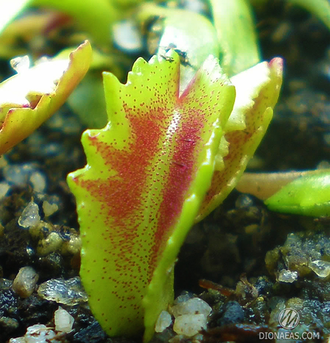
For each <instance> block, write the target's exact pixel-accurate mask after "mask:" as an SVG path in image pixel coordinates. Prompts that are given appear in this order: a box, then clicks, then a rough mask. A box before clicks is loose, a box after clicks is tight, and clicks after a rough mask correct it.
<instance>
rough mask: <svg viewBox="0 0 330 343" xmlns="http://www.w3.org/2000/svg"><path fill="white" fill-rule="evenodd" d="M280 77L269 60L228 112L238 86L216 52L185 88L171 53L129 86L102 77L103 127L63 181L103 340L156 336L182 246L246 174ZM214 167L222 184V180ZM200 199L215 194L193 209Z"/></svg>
mask: <svg viewBox="0 0 330 343" xmlns="http://www.w3.org/2000/svg"><path fill="white" fill-rule="evenodd" d="M281 74H282V62H281V60H280V59H275V60H273V61H272V62H270V63H267V62H264V63H261V64H260V65H257V66H256V67H254V68H252V69H251V70H249V71H246V72H245V73H242V75H238V76H237V77H236V78H235V79H234V80H233V83H234V84H235V87H236V93H237V95H236V101H235V106H234V99H235V87H234V85H233V84H232V83H231V82H230V81H229V80H228V79H227V77H226V76H225V74H223V73H222V71H221V68H220V67H219V64H218V62H217V60H216V59H215V58H214V57H212V56H209V57H208V58H207V59H206V60H205V62H204V63H203V65H202V67H201V68H200V69H199V71H198V72H197V73H196V75H195V77H194V78H193V79H192V81H191V82H190V83H189V85H188V86H187V88H185V89H181V91H180V61H179V56H178V55H177V54H176V53H175V52H174V51H172V50H170V51H169V52H168V53H167V55H166V56H164V57H159V58H157V57H156V56H154V57H153V58H152V59H151V60H150V61H149V63H147V62H145V61H144V60H143V59H138V60H137V61H136V62H135V64H134V66H133V70H132V72H131V73H129V75H128V81H127V83H126V84H125V85H122V84H120V83H119V81H118V80H117V79H116V78H115V76H113V75H112V74H110V73H104V87H105V95H106V103H107V111H108V117H109V123H108V125H107V126H106V127H105V128H104V129H103V130H89V131H86V132H85V133H84V134H83V138H82V143H83V146H84V149H85V152H86V155H87V165H86V167H85V168H84V169H81V170H78V171H76V172H74V173H71V174H69V176H68V183H69V186H70V188H71V190H72V192H73V194H74V195H75V197H76V200H77V210H78V216H79V223H80V230H81V235H82V256H81V258H82V265H81V278H82V281H83V284H84V287H85V289H86V291H87V293H88V296H89V302H90V306H91V309H92V311H93V313H94V315H95V316H96V318H97V320H98V321H99V322H100V324H101V325H102V327H103V328H104V329H105V331H106V332H107V333H108V334H109V335H111V336H117V335H136V334H138V333H140V332H141V331H142V330H143V326H144V327H145V335H144V338H145V341H148V340H150V338H151V337H152V335H153V332H154V324H155V321H156V319H157V316H158V315H159V313H160V312H161V311H162V310H164V309H166V308H167V306H168V304H169V303H171V301H172V300H173V269H174V264H175V261H176V258H177V254H178V252H179V249H180V247H181V245H182V244H183V241H184V238H185V236H186V234H187V233H188V231H189V229H190V227H191V226H192V224H193V222H194V220H195V218H196V217H197V218H199V219H200V218H201V217H203V216H205V215H206V213H208V212H209V211H210V208H211V207H214V206H215V205H214V204H215V203H216V204H217V205H218V204H219V199H220V198H221V200H223V198H224V197H225V195H227V194H228V193H229V191H230V190H231V189H232V187H234V184H235V182H236V179H237V178H238V176H239V175H240V173H242V172H243V169H244V168H245V166H246V163H247V160H248V159H249V157H251V155H252V154H253V152H254V150H255V148H256V146H257V145H258V144H259V142H260V140H261V137H262V135H263V134H264V132H265V128H266V127H267V125H268V123H269V120H270V118H271V113H272V107H273V106H274V105H275V102H276V100H277V97H278V92H279V88H280V85H281ZM233 106H234V107H233ZM233 108H234V111H233ZM229 115H231V116H233V117H232V118H231V119H229V120H228V117H229ZM226 128H227V129H226ZM226 131H227V137H226V140H225V139H224V133H226ZM235 144H237V145H238V146H237V147H236V148H231V145H235ZM224 146H226V147H227V148H224ZM226 155H228V156H229V157H228V158H227V160H226ZM222 159H223V161H222ZM220 170H222V171H223V172H224V175H225V176H226V178H225V179H224V178H220V181H219V179H218V178H215V179H214V173H215V171H220ZM212 177H213V179H212ZM211 180H212V184H211ZM223 180H226V181H225V183H223ZM228 183H229V185H228ZM210 186H211V188H210ZM223 189H225V191H224V193H222V194H221V195H220V198H218V199H217V201H214V200H213V198H214V195H216V194H218V193H221V192H222V191H223ZM206 193H207V194H212V197H211V200H210V199H209V198H208V197H206V199H207V200H206V203H205V201H204V203H205V205H204V206H203V207H202V211H201V212H200V207H201V204H202V202H203V199H204V197H205V195H206Z"/></svg>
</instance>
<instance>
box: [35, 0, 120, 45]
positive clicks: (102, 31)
mask: <svg viewBox="0 0 330 343" xmlns="http://www.w3.org/2000/svg"><path fill="white" fill-rule="evenodd" d="M32 4H33V5H34V6H40V7H47V8H53V9H56V10H58V11H61V12H63V13H66V14H68V15H70V16H71V17H72V18H74V19H75V20H76V22H77V24H78V25H79V27H80V28H81V29H82V30H84V31H86V32H88V33H90V35H91V36H90V37H89V39H90V40H92V41H93V42H96V43H98V44H100V45H103V46H106V45H109V43H110V42H111V41H112V36H111V31H112V25H113V23H114V22H115V21H116V20H118V19H120V18H121V13H120V11H118V8H116V6H115V5H114V3H113V1H109V0H83V1H81V0H32Z"/></svg>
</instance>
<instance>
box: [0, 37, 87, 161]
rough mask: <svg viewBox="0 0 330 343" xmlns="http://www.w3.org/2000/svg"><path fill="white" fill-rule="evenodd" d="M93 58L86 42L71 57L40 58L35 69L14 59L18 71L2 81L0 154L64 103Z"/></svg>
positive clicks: (0, 96) (0, 94) (26, 60)
mask: <svg viewBox="0 0 330 343" xmlns="http://www.w3.org/2000/svg"><path fill="white" fill-rule="evenodd" d="M90 61H91V46H90V44H89V43H88V42H85V43H84V44H82V45H80V46H79V47H78V48H77V49H76V50H74V51H73V52H72V53H71V54H70V57H69V58H65V59H64V57H62V56H61V57H59V58H54V59H51V60H45V61H40V63H39V64H37V65H36V66H35V67H32V68H29V65H28V59H26V58H24V59H23V60H20V61H19V62H18V61H17V60H16V61H14V62H13V63H14V64H16V70H17V71H18V74H17V75H15V76H13V77H11V78H10V79H7V80H5V81H4V82H2V83H1V84H0V123H1V128H0V154H3V153H5V152H6V151H8V150H9V149H10V148H12V147H13V146H14V145H16V144H17V143H19V142H20V141H22V140H23V139H24V138H26V137H28V136H29V135H30V134H31V133H32V132H33V131H34V130H35V129H37V128H38V127H39V126H40V125H41V124H42V123H43V122H44V121H45V120H47V119H48V118H49V117H51V116H52V115H53V114H54V113H55V112H56V111H57V110H58V109H59V108H60V107H61V106H62V105H63V103H64V102H65V100H66V99H67V97H68V96H69V95H70V94H71V92H72V91H73V90H74V88H75V87H76V85H77V84H78V83H79V82H80V81H81V79H82V78H83V77H84V76H85V74H86V72H87V70H88V68H89V65H90ZM17 63H18V65H17Z"/></svg>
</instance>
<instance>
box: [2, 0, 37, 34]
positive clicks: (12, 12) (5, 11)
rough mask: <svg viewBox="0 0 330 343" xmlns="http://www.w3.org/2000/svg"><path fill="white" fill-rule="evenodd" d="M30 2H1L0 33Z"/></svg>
mask: <svg viewBox="0 0 330 343" xmlns="http://www.w3.org/2000/svg"><path fill="white" fill-rule="evenodd" d="M29 2H30V0H10V1H4V0H2V1H1V2H0V33H1V32H2V30H3V29H4V28H5V27H6V25H7V24H8V23H10V22H11V21H12V20H13V19H14V18H15V17H16V16H17V15H18V14H19V13H20V12H21V11H22V10H23V9H24V7H25V6H27V4H28V3H29Z"/></svg>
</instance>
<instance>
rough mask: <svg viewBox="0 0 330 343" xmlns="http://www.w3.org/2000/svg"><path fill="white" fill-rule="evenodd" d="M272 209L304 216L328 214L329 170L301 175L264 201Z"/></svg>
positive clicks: (329, 199) (329, 194)
mask: <svg viewBox="0 0 330 343" xmlns="http://www.w3.org/2000/svg"><path fill="white" fill-rule="evenodd" d="M265 204H266V205H267V206H268V208H269V209H270V210H272V211H276V212H283V213H291V214H301V215H305V216H312V217H320V216H327V217H329V216H330V171H329V170H326V171H323V172H322V171H320V172H318V173H317V174H315V173H314V172H311V173H310V175H306V174H305V175H303V176H301V177H300V178H298V179H296V180H294V181H292V182H290V183H289V184H287V185H286V186H284V187H283V188H282V189H281V190H280V191H278V192H277V193H275V194H274V195H272V196H271V197H270V198H268V199H267V200H266V201H265Z"/></svg>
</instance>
